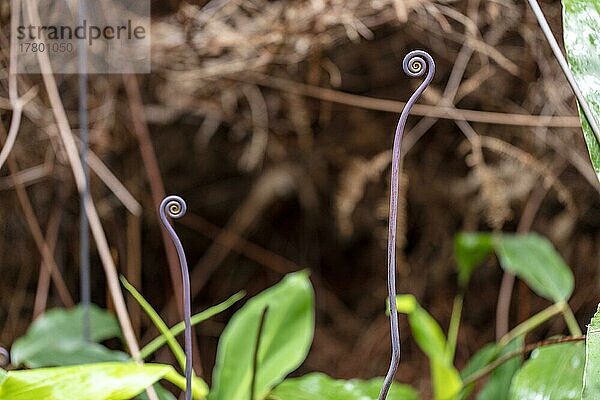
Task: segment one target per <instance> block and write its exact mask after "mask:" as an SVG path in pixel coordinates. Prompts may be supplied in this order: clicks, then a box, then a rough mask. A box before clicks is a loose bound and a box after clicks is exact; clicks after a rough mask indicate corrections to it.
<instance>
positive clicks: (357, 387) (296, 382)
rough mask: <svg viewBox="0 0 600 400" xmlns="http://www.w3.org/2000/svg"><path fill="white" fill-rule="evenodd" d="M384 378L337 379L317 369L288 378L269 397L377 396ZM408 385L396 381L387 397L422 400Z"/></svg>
mask: <svg viewBox="0 0 600 400" xmlns="http://www.w3.org/2000/svg"><path fill="white" fill-rule="evenodd" d="M382 384H383V379H381V378H375V379H371V380H368V381H361V380H358V379H352V380H348V381H345V380H336V379H333V378H330V377H329V376H327V375H325V374H322V373H319V372H315V373H311V374H308V375H304V376H303V377H301V378H293V379H286V380H285V381H283V382H282V383H281V384H280V385H279V386H277V387H276V388H275V389H274V390H273V392H272V393H271V394H270V395H269V396H268V397H267V398H268V399H269V400H377V398H378V396H379V391H380V390H381V385H382ZM418 399H419V396H418V395H417V392H416V391H415V390H414V389H413V388H412V387H410V386H408V385H400V384H397V383H394V384H392V387H391V388H390V391H389V393H388V397H387V400H418Z"/></svg>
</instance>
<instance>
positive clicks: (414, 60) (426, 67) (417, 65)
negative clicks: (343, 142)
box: [379, 50, 435, 400]
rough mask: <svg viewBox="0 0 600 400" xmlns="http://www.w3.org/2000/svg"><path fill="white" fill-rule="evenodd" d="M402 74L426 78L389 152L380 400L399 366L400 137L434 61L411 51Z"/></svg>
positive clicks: (432, 71) (430, 76)
mask: <svg viewBox="0 0 600 400" xmlns="http://www.w3.org/2000/svg"><path fill="white" fill-rule="evenodd" d="M402 68H403V69H404V73H406V75H408V76H409V77H411V78H416V77H420V76H423V75H425V73H427V75H426V76H425V79H424V80H423V82H422V83H421V84H420V85H419V87H418V88H417V90H416V91H415V92H414V93H413V94H412V96H411V97H410V99H408V101H407V102H406V105H405V106H404V109H403V110H402V113H401V114H400V119H399V121H398V125H397V126H396V134H395V136H394V148H393V151H392V178H391V183H390V217H389V232H388V276H387V287H388V296H389V299H390V331H391V339H392V359H391V361H390V367H389V369H388V372H387V374H386V376H385V379H384V381H383V387H382V388H381V392H380V393H379V400H385V398H386V397H387V394H388V392H389V390H390V387H391V385H392V382H393V381H394V376H395V375H396V371H397V370H398V364H400V332H399V329H398V310H397V309H396V229H397V219H398V177H399V173H400V155H401V147H402V137H403V134H404V128H405V127H406V120H407V119H408V114H409V112H410V109H411V108H412V107H413V106H414V105H415V103H416V102H417V100H418V98H419V97H420V96H421V94H423V92H424V91H425V89H426V88H427V86H429V84H430V83H431V81H432V80H433V76H434V74H435V62H434V61H433V58H432V57H431V56H430V55H429V53H427V52H425V51H422V50H414V51H411V52H410V53H408V54H407V55H406V56H405V57H404V61H403V62H402Z"/></svg>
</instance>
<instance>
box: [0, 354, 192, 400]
mask: <svg viewBox="0 0 600 400" xmlns="http://www.w3.org/2000/svg"><path fill="white" fill-rule="evenodd" d="M173 373H174V371H173V368H172V367H170V366H168V365H159V364H155V365H152V364H145V365H138V364H135V363H103V364H87V365H80V366H71V367H56V368H40V369H34V370H26V371H9V372H8V373H7V376H6V379H5V380H4V381H3V382H2V384H1V385H0V400H33V399H40V400H41V399H43V400H127V399H130V398H132V397H133V396H135V395H137V394H139V393H140V392H142V391H143V390H144V388H146V387H148V386H150V385H152V384H153V383H155V382H156V381H158V380H159V379H162V378H166V379H170V378H171V376H172V375H173ZM196 394H197V396H196V398H198V399H201V398H203V396H202V394H201V393H199V392H197V393H196Z"/></svg>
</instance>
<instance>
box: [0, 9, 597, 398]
mask: <svg viewBox="0 0 600 400" xmlns="http://www.w3.org/2000/svg"><path fill="white" fill-rule="evenodd" d="M8 3H9V2H8V1H3V2H2V3H0V21H1V29H0V32H1V34H2V36H0V46H1V48H2V53H1V57H2V59H1V60H0V97H1V98H0V101H4V99H6V98H8V86H7V68H8V55H9V54H8V35H9V27H8V21H9V7H8V6H9V4H8ZM542 7H543V8H544V11H545V12H546V15H547V17H548V18H549V20H550V22H551V25H552V27H553V28H554V30H555V32H556V34H557V35H560V34H561V30H560V26H561V24H560V11H561V10H560V2H558V1H553V2H544V3H543V4H542ZM152 40H153V49H152V50H153V55H152V65H153V73H152V74H150V75H140V76H137V77H133V76H129V77H125V78H123V77H121V76H103V75H95V76H92V77H91V79H90V90H91V94H90V96H91V98H90V105H89V106H90V121H91V142H92V150H93V151H94V152H95V154H97V155H98V157H99V158H100V159H101V160H102V161H103V162H104V163H105V164H106V166H108V167H109V168H110V170H112V171H113V172H114V174H115V176H116V177H118V179H119V180H120V181H121V182H122V183H123V184H124V185H125V187H126V188H127V189H128V190H129V191H130V192H131V194H132V195H133V196H134V197H135V198H136V199H137V200H138V201H139V202H140V203H141V205H142V207H143V212H142V214H141V215H140V217H139V218H138V217H135V216H132V215H131V214H130V213H128V212H127V210H126V209H125V208H124V207H123V205H122V204H121V203H120V201H119V200H118V199H117V197H116V196H115V195H114V194H113V193H111V191H109V190H108V189H107V187H106V186H105V185H104V184H103V183H102V181H101V180H100V179H99V178H98V177H97V176H96V175H94V174H92V192H93V198H94V200H95V203H96V205H97V208H98V210H99V213H100V215H101V218H102V222H103V224H104V228H105V230H106V233H107V236H108V239H109V243H110V245H111V249H112V252H113V256H114V258H115V259H116V260H117V263H118V265H119V268H120V271H121V272H122V273H124V274H125V275H127V276H128V277H129V279H130V280H131V281H132V282H134V283H135V284H136V285H137V286H138V288H140V289H141V291H142V293H143V294H144V295H145V296H146V297H147V298H148V299H149V300H150V301H151V303H152V304H153V305H154V306H155V307H156V308H157V309H163V316H164V317H165V318H166V319H167V320H169V321H170V322H175V321H177V320H178V315H177V312H176V311H175V309H174V308H172V307H171V308H169V307H168V304H169V302H172V301H173V297H172V296H173V286H172V285H171V277H170V274H169V267H168V260H167V257H166V255H165V248H164V246H163V242H162V239H161V234H160V230H159V225H158V220H157V214H156V204H155V202H154V200H153V195H154V197H156V196H157V194H158V193H159V192H160V190H159V189H160V186H161V185H164V187H165V190H166V193H168V194H170V193H176V194H179V195H181V196H183V197H184V198H185V199H186V201H187V202H188V206H189V210H190V215H189V216H186V217H185V218H184V219H183V220H181V221H180V222H178V223H177V230H178V232H180V233H181V235H182V241H183V243H184V246H185V248H186V250H187V252H188V258H189V261H190V264H191V266H192V269H193V281H192V286H193V287H194V290H195V292H196V293H197V295H196V296H195V299H194V310H196V311H197V310H201V309H204V308H206V307H208V306H210V305H212V304H215V303H216V302H218V301H221V300H223V299H225V298H226V297H227V296H229V295H230V294H232V293H234V292H236V291H238V290H242V289H243V290H246V291H247V292H248V293H249V295H252V294H255V293H257V292H258V291H260V290H262V289H264V288H266V287H268V286H269V285H272V284H273V283H275V282H277V281H278V280H279V279H281V277H282V276H283V274H285V273H286V272H288V271H292V270H297V269H301V268H309V269H310V270H311V271H312V275H311V276H312V280H313V283H314V285H315V289H316V294H317V330H316V334H315V340H314V345H313V348H312V350H311V353H310V356H309V358H308V360H307V361H306V362H305V363H304V365H303V366H302V367H301V369H300V371H312V370H319V371H324V372H327V373H330V374H332V375H334V376H336V377H372V376H376V375H382V374H384V372H385V370H386V368H387V365H388V362H389V351H390V350H389V342H388V341H389V338H388V336H389V328H388V322H387V317H386V316H385V314H384V312H383V311H384V301H385V298H386V289H385V276H386V273H385V269H386V250H385V244H386V240H387V212H388V209H387V208H388V196H389V162H390V149H391V146H392V140H393V138H392V135H393V131H394V128H395V124H396V121H397V118H398V115H399V112H400V110H401V109H402V103H400V102H401V101H405V100H406V99H407V98H408V97H409V96H410V94H411V93H412V91H413V90H414V89H415V88H416V85H417V84H418V83H419V82H420V80H419V79H410V78H408V77H406V76H405V75H404V73H403V72H402V65H401V63H402V59H403V57H404V55H405V54H406V53H407V52H408V51H410V50H412V49H415V48H421V49H426V50H428V51H429V52H430V53H431V54H432V55H433V56H434V58H435V59H436V62H437V73H436V77H435V79H434V82H433V84H432V86H431V87H430V88H429V89H428V90H427V92H426V93H425V94H424V96H423V97H422V98H421V100H420V104H425V105H431V106H437V108H436V107H430V108H426V109H423V108H415V110H414V111H415V112H414V113H413V116H412V117H410V118H409V126H408V133H407V135H406V137H405V141H404V153H405V159H404V167H403V168H404V175H403V177H402V183H401V198H402V201H401V204H400V223H399V225H400V227H399V238H400V240H399V243H398V245H399V247H400V253H401V254H400V262H399V265H398V273H399V278H398V280H399V282H398V291H399V292H402V293H412V294H414V295H416V296H417V297H418V299H419V301H420V302H421V304H423V305H424V306H425V307H426V308H427V309H428V310H430V312H431V313H432V314H433V315H434V316H435V317H436V318H437V319H438V321H439V322H440V324H441V325H442V326H443V327H444V328H446V327H447V325H448V320H449V315H450V311H451V305H452V302H451V299H452V298H453V296H454V294H455V293H456V284H455V281H456V279H455V263H454V261H453V257H452V245H453V242H452V240H453V235H454V234H455V233H456V232H457V231H459V230H506V231H509V232H513V231H516V230H517V229H519V230H520V231H528V230H533V231H537V232H540V233H542V234H544V235H547V236H548V237H549V238H550V239H551V240H552V242H553V243H554V244H555V246H556V247H557V248H558V249H559V251H560V253H561V254H562V255H563V257H564V258H565V260H567V263H568V264H569V265H570V266H571V267H572V268H573V270H574V272H575V276H576V289H575V294H574V297H573V298H572V301H571V306H572V307H573V309H574V310H575V311H576V315H577V317H578V319H579V321H580V323H581V324H582V325H583V324H585V323H586V321H588V320H589V318H590V317H591V315H592V313H593V311H595V308H596V305H597V303H598V302H599V301H600V296H599V295H598V293H599V290H598V289H599V286H600V282H599V280H598V270H599V267H600V262H599V260H600V254H599V253H600V251H599V248H600V246H599V244H600V230H599V226H600V195H599V194H600V183H599V182H598V180H597V178H596V176H595V174H594V172H593V170H592V168H591V165H590V162H589V158H588V155H587V150H586V148H585V144H584V142H583V138H582V135H581V130H580V128H578V127H577V124H578V119H577V117H576V115H577V114H576V109H575V103H574V99H573V96H572V93H571V91H570V89H569V87H568V86H567V84H566V81H565V79H564V78H563V75H562V73H561V72H560V70H559V68H558V65H557V63H556V62H555V61H554V59H553V58H552V55H551V52H550V50H549V47H548V46H547V44H546V42H545V39H544V38H543V36H542V33H541V31H540V30H539V27H538V25H537V23H536V21H535V18H534V17H533V15H532V14H531V12H530V10H529V9H528V7H527V5H526V4H525V2H522V1H512V0H502V1H479V0H468V1H450V0H449V1H433V0H373V1H358V0H355V1H354V0H351V1H336V0H312V1H263V0H255V1H229V2H225V1H211V2H209V3H208V4H205V2H202V1H189V2H183V1H179V0H171V1H168V2H159V1H154V2H153V26H152ZM56 79H57V82H58V85H59V90H60V94H61V97H62V100H63V103H64V106H65V108H66V110H67V114H68V117H69V119H70V121H71V126H72V127H73V128H74V130H75V132H77V121H78V116H77V90H78V88H77V78H76V77H74V76H56ZM35 85H37V86H38V87H39V88H40V91H39V94H38V96H36V97H35V98H34V99H33V100H32V101H31V102H30V103H28V105H27V106H26V107H25V111H24V113H25V118H24V120H23V123H22V126H21V131H20V133H19V137H18V140H17V143H16V146H15V148H14V150H13V155H14V160H15V162H16V164H17V166H18V170H19V171H21V172H19V173H18V174H17V180H18V182H20V184H22V185H24V186H25V187H26V190H27V192H26V193H27V194H28V197H29V199H30V201H31V203H32V205H33V208H34V211H35V215H36V218H37V219H38V222H39V224H40V226H41V227H42V230H44V231H46V229H48V227H49V226H50V227H52V226H58V231H57V232H58V235H57V236H58V240H57V244H56V251H55V257H56V262H57V264H58V265H59V267H60V268H61V269H62V273H63V275H64V277H65V280H66V282H67V285H68V288H69V289H70V291H71V293H72V295H73V297H74V298H75V299H78V287H79V286H78V262H79V261H78V213H79V211H78V210H79V203H78V196H77V191H76V189H75V187H74V182H73V175H72V173H71V169H70V166H69V164H68V162H67V160H66V158H65V154H64V151H63V150H62V145H61V142H60V140H59V139H58V134H57V128H56V122H55V120H54V118H53V116H52V113H51V109H50V105H49V102H48V98H47V95H46V93H45V91H44V89H43V85H42V80H41V77H40V76H35V75H22V76H19V88H20V89H19V90H20V93H21V94H23V93H25V92H26V91H27V89H28V88H30V87H33V86H35ZM2 104H5V103H0V117H1V120H2V124H3V126H4V129H2V128H0V135H1V136H2V137H4V134H5V130H6V129H7V127H8V124H9V122H10V116H11V112H10V110H8V107H6V106H4V107H2ZM441 106H445V107H446V110H447V108H448V107H454V106H455V107H456V108H458V109H460V110H468V111H467V112H465V113H462V112H461V111H454V112H453V113H451V115H448V113H447V112H446V114H444V110H443V109H441V108H440V107H441ZM432 110H433V111H432ZM436 110H437V111H436ZM473 111H476V112H473ZM477 111H487V112H493V114H489V113H488V114H482V113H478V112H477ZM431 113H433V114H431ZM517 114H518V115H517ZM428 115H433V116H428ZM540 115H544V116H554V118H550V119H549V118H545V117H540ZM439 117H443V118H439ZM463 117H464V118H465V119H466V120H467V121H462V122H461V118H463ZM457 121H458V122H457ZM144 122H146V124H144ZM146 127H147V128H148V132H146V131H145V128H146ZM3 132H4V133H3ZM146 133H148V134H149V136H148V137H149V138H150V140H151V142H147V141H146V139H148V137H147V136H145V134H146ZM149 143H151V144H152V145H153V146H152V147H153V148H148V147H145V148H144V147H143V146H147V145H148V144H149ZM141 149H142V150H141ZM152 150H153V151H152ZM144 152H146V153H144ZM153 153H155V155H156V159H157V163H158V167H159V170H158V171H156V170H153V168H154V167H155V165H153V163H152V155H153ZM153 171H154V172H153ZM156 172H160V173H159V174H156ZM1 175H2V177H1V178H0V201H1V203H0V204H1V205H2V206H1V207H0V222H1V232H0V275H1V276H2V279H1V280H0V293H1V294H2V295H1V296H0V327H2V328H1V329H0V344H2V345H4V346H9V345H10V343H12V342H13V340H14V339H15V338H16V337H18V336H19V335H21V334H23V332H24V331H25V329H26V328H27V326H28V325H29V323H30V322H31V319H32V316H33V314H34V313H35V312H39V311H40V310H41V309H42V308H43V307H44V305H45V304H46V305H47V307H53V306H61V305H62V304H61V301H60V298H59V297H58V296H57V293H56V290H55V289H54V287H52V288H50V290H49V295H48V297H47V301H45V300H46V298H45V297H46V293H47V287H48V286H47V283H46V282H45V281H41V283H40V278H39V277H40V272H39V271H40V254H39V252H38V251H37V248H36V246H35V242H34V241H33V239H32V235H31V233H30V230H29V228H28V225H27V224H26V223H25V219H24V217H23V213H22V211H21V206H20V203H19V201H18V199H17V196H15V184H14V179H13V178H14V176H13V175H12V174H11V173H10V172H9V170H8V168H7V167H6V166H5V167H4V168H3V169H2V171H1ZM157 190H158V191H157ZM53 220H54V221H55V222H54V223H52V221H53ZM56 221H58V222H59V224H57V223H56ZM138 239H139V240H138ZM92 254H93V258H92V266H93V300H94V302H96V303H98V304H100V305H103V306H108V307H110V301H108V300H107V295H106V289H105V280H104V275H103V272H102V267H101V264H100V260H99V258H98V257H97V255H96V253H94V252H93V253H92ZM42 275H43V274H42ZM501 277H502V274H501V271H500V269H499V267H498V266H497V265H496V263H495V262H494V261H490V262H488V263H487V264H486V266H485V268H481V269H479V270H477V272H476V273H475V276H474V279H473V281H472V282H471V286H470V290H469V292H468V293H467V296H466V303H465V311H464V313H463V325H462V327H461V331H460V334H459V342H458V351H457V363H458V365H459V366H463V365H464V363H465V361H466V360H467V359H468V357H469V356H470V355H472V354H473V352H474V351H475V350H476V349H477V348H479V347H480V346H481V345H482V344H484V343H486V342H489V341H492V340H493V339H494V337H495V318H496V315H495V314H496V313H495V309H496V303H497V298H498V290H499V286H500V281H501ZM42 279H45V278H44V277H42ZM36 293H37V294H36ZM36 304H37V306H36ZM545 305H546V303H545V301H544V300H541V299H539V298H537V297H535V295H533V294H532V293H530V292H529V290H528V289H527V288H526V287H524V286H523V285H519V284H517V285H516V286H515V291H514V298H513V302H512V309H511V313H510V323H511V325H514V324H516V323H518V322H519V321H521V320H523V319H525V318H526V317H528V316H530V315H531V314H532V313H534V312H536V311H538V310H540V309H541V308H543V307H544V306H545ZM36 307H37V308H36ZM131 309H132V318H133V321H134V325H135V328H136V331H137V332H138V334H139V337H140V338H141V339H142V341H145V340H148V338H150V337H152V336H153V335H154V334H155V332H154V331H153V329H152V328H151V324H150V323H149V321H148V320H147V319H145V318H142V317H141V316H140V312H139V310H138V308H137V306H135V305H133V306H132V307H131ZM230 315H231V311H230V312H226V313H224V314H222V315H220V316H218V317H217V318H215V319H213V320H212V321H210V322H208V323H205V324H203V325H200V326H199V327H198V328H197V329H196V333H197V339H198V340H197V342H198V343H199V352H198V353H199V354H200V356H201V357H200V360H199V362H198V361H197V363H198V365H200V364H201V365H202V367H203V370H204V374H205V376H207V377H210V374H211V369H212V365H213V362H214V357H215V350H216V344H217V340H218V335H219V333H220V331H221V330H222V328H223V326H224V323H225V322H226V321H227V319H228V317H229V316H230ZM564 328H565V327H564V325H562V322H555V323H554V324H550V325H546V326H545V327H544V328H543V329H540V330H538V331H536V333H535V334H534V335H532V337H530V340H535V339H537V338H541V337H545V336H547V335H550V334H555V333H560V332H562V331H563V330H564ZM401 329H402V333H401V334H402V337H403V356H402V357H403V362H402V364H401V367H400V371H399V373H398V378H399V379H400V380H401V381H405V382H409V383H412V384H414V385H416V386H417V387H418V388H420V389H421V390H422V391H424V392H425V393H427V391H428V390H429V389H428V388H427V385H428V380H427V362H426V359H425V357H424V356H423V355H422V354H421V353H420V351H419V350H418V348H417V347H416V345H415V343H414V342H413V341H412V339H411V338H410V334H409V329H408V326H407V324H406V320H405V319H404V318H401ZM159 359H160V360H161V361H169V354H168V353H166V352H165V353H163V354H161V355H159Z"/></svg>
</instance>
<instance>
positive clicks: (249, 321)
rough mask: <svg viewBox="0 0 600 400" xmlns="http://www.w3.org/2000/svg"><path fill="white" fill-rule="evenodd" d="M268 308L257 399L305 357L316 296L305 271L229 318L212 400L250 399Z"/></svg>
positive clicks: (214, 373)
mask: <svg viewBox="0 0 600 400" xmlns="http://www.w3.org/2000/svg"><path fill="white" fill-rule="evenodd" d="M265 308H266V309H268V313H267V315H266V317H265V321H264V327H263V331H262V337H261V344H260V349H259V351H258V353H257V361H258V365H257V371H256V372H255V373H256V386H255V390H256V391H255V397H254V398H255V399H257V400H260V399H264V398H265V396H266V395H267V394H268V393H269V391H270V390H271V389H272V388H273V387H274V386H275V385H277V384H278V383H279V382H281V381H282V380H283V378H285V376H286V375H287V374H288V373H290V372H291V371H293V370H295V369H296V368H297V367H298V366H299V365H300V364H301V363H302V361H304V359H305V358H306V355H307V353H308V350H309V348H310V344H311V342H312V337H313V331H314V293H313V289H312V286H311V284H310V281H309V279H308V273H307V272H304V271H302V272H297V273H293V274H289V275H287V276H286V277H285V278H284V279H283V280H282V281H281V282H280V283H278V284H277V285H275V286H273V287H271V288H269V289H267V290H265V291H264V292H262V293H260V294H258V295H257V296H255V297H253V298H252V299H251V300H249V301H248V302H247V303H246V304H245V305H244V307H242V308H241V309H240V310H239V311H238V312H236V313H235V315H234V316H233V317H232V318H231V321H230V322H229V324H228V325H227V327H226V328H225V330H224V331H223V334H222V335H221V339H220V340H219V347H218V350H217V362H216V366H215V369H214V372H213V389H212V391H211V393H210V397H209V398H210V399H211V400H250V399H251V396H250V387H251V382H252V375H253V361H254V354H255V347H256V342H257V335H258V328H259V323H260V318H261V314H262V313H263V310H265Z"/></svg>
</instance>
